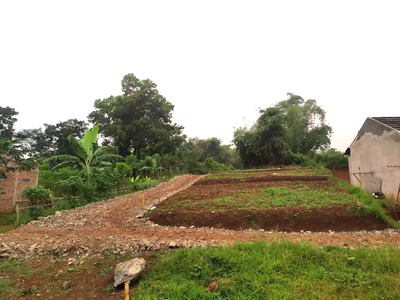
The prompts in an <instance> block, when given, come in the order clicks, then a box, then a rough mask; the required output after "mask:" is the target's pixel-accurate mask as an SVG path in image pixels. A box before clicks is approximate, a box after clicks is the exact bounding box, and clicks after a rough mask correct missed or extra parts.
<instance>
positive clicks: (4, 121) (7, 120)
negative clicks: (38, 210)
mask: <svg viewBox="0 0 400 300" xmlns="http://www.w3.org/2000/svg"><path fill="white" fill-rule="evenodd" d="M17 115H18V112H17V111H15V109H14V108H11V107H8V106H6V107H1V106H0V139H3V138H8V139H12V138H13V136H14V124H15V122H17V118H16V117H15V116H17Z"/></svg>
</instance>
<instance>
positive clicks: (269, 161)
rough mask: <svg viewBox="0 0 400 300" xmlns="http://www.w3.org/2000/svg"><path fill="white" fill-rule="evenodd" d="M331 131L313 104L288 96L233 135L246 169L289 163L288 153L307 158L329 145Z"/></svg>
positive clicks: (321, 112)
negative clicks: (306, 156) (250, 125)
mask: <svg viewBox="0 0 400 300" xmlns="http://www.w3.org/2000/svg"><path fill="white" fill-rule="evenodd" d="M331 133H332V129H331V127H330V126H328V125H327V124H326V123H325V111H324V110H323V109H322V108H321V107H320V106H318V105H317V102H316V101H315V100H307V101H305V100H304V99H303V98H302V97H300V96H298V95H295V94H291V93H288V99H287V100H284V101H281V102H279V103H278V104H276V105H275V106H272V107H269V108H267V109H265V110H260V117H259V118H258V120H257V122H256V123H255V124H254V125H253V126H252V127H251V128H250V130H247V129H246V128H239V129H237V130H236V131H235V133H234V143H235V145H236V148H237V152H238V153H239V157H240V159H241V160H242V162H243V163H244V165H245V166H246V167H249V166H262V165H277V164H285V163H290V155H291V153H301V154H305V155H308V154H311V153H313V152H315V151H316V150H319V149H324V148H325V147H327V146H329V145H330V135H331Z"/></svg>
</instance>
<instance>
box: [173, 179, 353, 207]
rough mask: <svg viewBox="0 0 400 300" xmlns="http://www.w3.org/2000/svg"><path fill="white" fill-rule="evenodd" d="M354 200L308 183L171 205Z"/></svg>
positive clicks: (314, 203) (307, 204)
mask: <svg viewBox="0 0 400 300" xmlns="http://www.w3.org/2000/svg"><path fill="white" fill-rule="evenodd" d="M352 204H355V201H354V196H353V195H351V194H349V193H343V192H340V191H338V189H337V188H335V187H331V188H329V189H326V190H319V189H317V190H313V189H310V188H309V187H307V186H305V185H298V186H297V187H295V188H293V189H289V188H285V187H277V188H267V189H257V190H245V191H243V190H238V191H237V192H236V193H234V194H233V195H230V196H224V197H220V198H215V199H208V200H183V201H175V202H174V203H173V204H172V205H170V206H169V208H170V209H172V210H176V209H183V210H199V209H210V210H214V211H227V210H237V209H241V210H243V209H261V210H264V209H269V208H273V207H294V206H302V207H308V208H309V207H326V206H331V205H352Z"/></svg>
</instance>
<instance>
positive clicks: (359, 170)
mask: <svg viewBox="0 0 400 300" xmlns="http://www.w3.org/2000/svg"><path fill="white" fill-rule="evenodd" d="M358 174H359V176H360V186H361V189H362V190H364V186H363V183H362V179H361V168H360V167H358Z"/></svg>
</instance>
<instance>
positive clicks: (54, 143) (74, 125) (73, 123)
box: [44, 119, 88, 155]
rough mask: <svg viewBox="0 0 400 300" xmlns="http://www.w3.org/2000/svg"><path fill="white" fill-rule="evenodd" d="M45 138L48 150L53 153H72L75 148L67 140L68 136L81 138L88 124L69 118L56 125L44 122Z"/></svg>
mask: <svg viewBox="0 0 400 300" xmlns="http://www.w3.org/2000/svg"><path fill="white" fill-rule="evenodd" d="M44 126H45V130H44V134H45V139H46V140H47V145H48V146H49V147H50V148H49V149H48V151H49V152H50V153H53V154H55V155H61V154H68V155H74V153H75V149H74V148H73V145H72V144H71V143H70V142H69V140H68V138H69V137H70V136H72V137H74V138H77V139H81V138H82V137H83V135H84V133H85V130H86V129H87V126H88V124H87V123H86V122H85V121H80V120H78V119H69V120H67V121H64V122H59V123H57V124H56V125H50V124H44Z"/></svg>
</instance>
